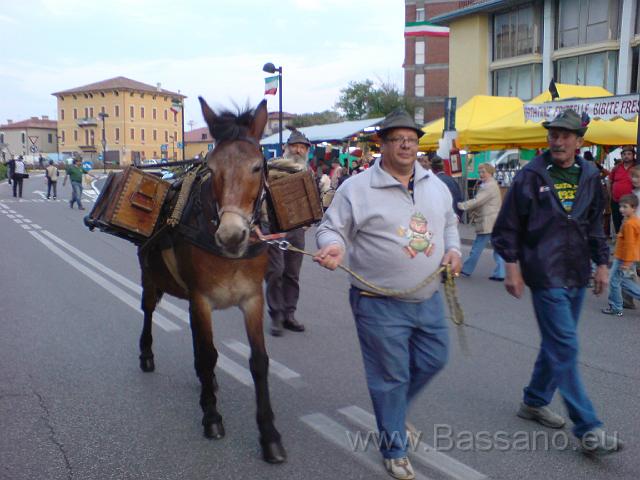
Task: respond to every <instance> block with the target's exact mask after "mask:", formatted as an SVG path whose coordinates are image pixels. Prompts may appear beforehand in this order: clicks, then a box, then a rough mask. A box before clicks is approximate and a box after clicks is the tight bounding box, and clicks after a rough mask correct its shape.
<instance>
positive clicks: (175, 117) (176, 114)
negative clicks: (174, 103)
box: [173, 112, 178, 123]
mask: <svg viewBox="0 0 640 480" xmlns="http://www.w3.org/2000/svg"><path fill="white" fill-rule="evenodd" d="M177 121H178V112H173V123H175V122H177Z"/></svg>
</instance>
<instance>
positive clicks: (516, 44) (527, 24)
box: [493, 4, 542, 60]
mask: <svg viewBox="0 0 640 480" xmlns="http://www.w3.org/2000/svg"><path fill="white" fill-rule="evenodd" d="M540 19H541V15H540V7H539V5H538V4H536V5H534V4H528V5H524V6H521V7H518V8H515V9H513V10H510V11H508V12H504V13H498V14H496V15H495V16H494V18H493V59H494V60H500V59H502V58H509V57H516V56H518V55H527V54H531V53H539V52H540V31H541V30H542V29H541V28H540V21H541V20H540Z"/></svg>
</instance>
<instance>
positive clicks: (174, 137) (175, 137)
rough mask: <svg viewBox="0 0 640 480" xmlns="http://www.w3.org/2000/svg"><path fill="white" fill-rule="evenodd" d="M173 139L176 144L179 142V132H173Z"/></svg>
mask: <svg viewBox="0 0 640 480" xmlns="http://www.w3.org/2000/svg"><path fill="white" fill-rule="evenodd" d="M173 139H174V140H175V141H176V142H178V141H179V139H178V132H173Z"/></svg>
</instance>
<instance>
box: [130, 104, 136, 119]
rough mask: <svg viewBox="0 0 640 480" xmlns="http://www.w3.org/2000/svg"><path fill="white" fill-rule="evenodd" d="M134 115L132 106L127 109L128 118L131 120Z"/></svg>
mask: <svg viewBox="0 0 640 480" xmlns="http://www.w3.org/2000/svg"><path fill="white" fill-rule="evenodd" d="M134 115H135V108H134V107H133V105H131V106H130V107H129V116H130V117H131V118H133V117H134Z"/></svg>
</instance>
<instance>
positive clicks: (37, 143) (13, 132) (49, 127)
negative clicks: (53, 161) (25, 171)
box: [0, 115, 57, 160]
mask: <svg viewBox="0 0 640 480" xmlns="http://www.w3.org/2000/svg"><path fill="white" fill-rule="evenodd" d="M56 134H57V129H56V121H55V120H49V117H47V116H46V115H43V116H42V118H40V117H31V118H30V119H28V120H21V121H19V122H14V121H12V120H7V123H6V124H4V125H0V156H1V158H0V160H9V159H10V158H12V157H13V156H18V155H24V156H26V155H32V156H34V157H37V156H39V155H40V154H47V153H54V152H56V146H57V145H56Z"/></svg>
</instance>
